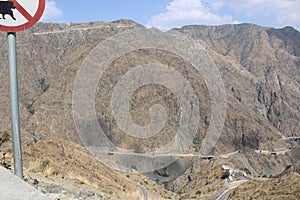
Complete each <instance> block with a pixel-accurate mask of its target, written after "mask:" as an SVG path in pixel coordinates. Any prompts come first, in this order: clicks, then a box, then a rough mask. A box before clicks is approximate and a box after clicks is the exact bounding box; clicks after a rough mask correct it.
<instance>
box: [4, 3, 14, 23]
mask: <svg viewBox="0 0 300 200" xmlns="http://www.w3.org/2000/svg"><path fill="white" fill-rule="evenodd" d="M15 8H16V7H15V6H14V3H13V2H11V1H0V14H2V18H3V19H5V15H6V14H8V15H10V16H11V18H13V19H14V20H16V18H15V17H14V13H13V11H12V9H15Z"/></svg>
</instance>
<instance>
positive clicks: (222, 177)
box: [221, 170, 230, 179]
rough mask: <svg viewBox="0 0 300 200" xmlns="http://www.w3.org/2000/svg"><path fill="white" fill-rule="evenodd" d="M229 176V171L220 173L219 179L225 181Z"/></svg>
mask: <svg viewBox="0 0 300 200" xmlns="http://www.w3.org/2000/svg"><path fill="white" fill-rule="evenodd" d="M229 176H230V173H229V170H226V171H225V172H223V173H222V176H221V179H226V178H228V177H229Z"/></svg>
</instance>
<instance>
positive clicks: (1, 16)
mask: <svg viewBox="0 0 300 200" xmlns="http://www.w3.org/2000/svg"><path fill="white" fill-rule="evenodd" d="M44 9H45V0H30V1H28V0H6V1H5V0H1V1H0V30H2V31H6V32H18V31H23V30H25V29H28V28H30V27H31V26H33V25H34V24H35V23H36V22H38V20H39V19H40V18H41V16H42V14H43V12H44Z"/></svg>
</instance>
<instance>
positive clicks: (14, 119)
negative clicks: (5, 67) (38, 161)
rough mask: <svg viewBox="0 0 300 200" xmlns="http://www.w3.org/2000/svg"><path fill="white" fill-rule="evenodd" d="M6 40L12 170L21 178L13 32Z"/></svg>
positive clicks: (14, 38) (14, 36)
mask: <svg viewBox="0 0 300 200" xmlns="http://www.w3.org/2000/svg"><path fill="white" fill-rule="evenodd" d="M7 40H8V61H9V80H10V112H11V129H12V140H13V152H14V169H15V174H16V175H17V176H18V177H19V178H23V164H22V150H21V138H20V117H19V95H18V74H17V73H18V72H17V53H16V52H17V50H16V33H14V32H13V33H7Z"/></svg>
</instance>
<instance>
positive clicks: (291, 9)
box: [205, 0, 300, 29]
mask: <svg viewBox="0 0 300 200" xmlns="http://www.w3.org/2000/svg"><path fill="white" fill-rule="evenodd" d="M205 2H206V3H208V4H210V5H211V6H213V5H215V4H217V5H222V6H223V8H227V9H228V8H229V9H233V10H234V11H235V12H236V13H238V14H245V15H247V17H248V18H251V19H253V20H254V21H253V22H254V23H255V21H257V22H259V21H261V20H262V19H258V18H257V17H256V16H257V15H259V16H260V17H261V16H265V17H268V18H269V19H271V20H270V22H269V23H270V24H269V25H270V26H286V25H292V26H294V27H296V28H298V29H300V1H299V0H243V1H241V0H205Z"/></svg>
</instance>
